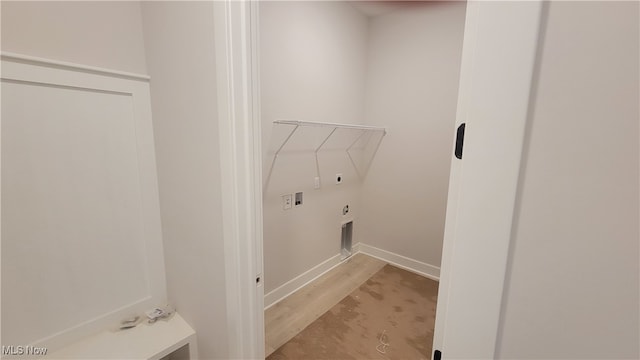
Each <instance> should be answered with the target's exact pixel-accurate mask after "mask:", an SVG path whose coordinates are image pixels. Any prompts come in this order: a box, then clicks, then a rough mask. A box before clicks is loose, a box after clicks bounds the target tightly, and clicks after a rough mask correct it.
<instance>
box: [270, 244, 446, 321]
mask: <svg viewBox="0 0 640 360" xmlns="http://www.w3.org/2000/svg"><path fill="white" fill-rule="evenodd" d="M351 250H352V255H351V256H353V255H355V254H359V253H360V254H364V255H368V256H371V257H374V258H376V259H380V260H382V261H384V262H387V263H389V264H391V265H393V266H396V267H399V268H401V269H405V270H407V271H411V272H413V273H416V274H418V275H420V276H424V277H426V278H429V279H431V280H435V281H439V280H440V268H439V267H437V266H433V265H430V264H427V263H423V262H421V261H418V260H414V259H411V258H408V257H406V256H402V255H399V254H396V253H392V252H390V251H386V250H382V249H378V248H376V247H373V246H371V245H367V244H363V243H357V244H354V245H353V247H352V248H351ZM341 256H342V255H341V254H336V255H334V256H332V257H330V258H328V259H327V260H325V261H323V262H321V263H320V264H318V265H316V266H314V267H313V268H311V269H309V270H307V271H305V272H304V273H302V274H300V275H298V276H296V277H295V278H293V279H291V280H289V281H287V282H286V283H285V284H283V285H281V286H279V287H278V288H276V289H274V290H272V291H270V292H269V293H268V294H267V295H265V297H264V303H265V306H266V307H265V310H266V309H268V308H270V307H272V306H273V305H275V304H277V303H279V302H280V301H282V300H284V299H285V298H287V297H288V296H289V295H291V294H293V293H295V292H296V291H298V290H300V289H301V288H303V287H305V286H307V285H308V284H309V283H311V282H313V281H315V280H316V279H318V278H319V277H321V276H323V275H324V274H326V273H328V272H329V271H331V270H333V269H334V268H335V267H337V266H338V265H340V264H342V263H343V262H344V260H346V259H342V260H341Z"/></svg>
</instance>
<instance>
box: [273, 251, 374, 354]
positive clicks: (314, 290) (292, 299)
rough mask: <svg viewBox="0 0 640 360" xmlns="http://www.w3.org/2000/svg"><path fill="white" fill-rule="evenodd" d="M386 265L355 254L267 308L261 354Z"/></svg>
mask: <svg viewBox="0 0 640 360" xmlns="http://www.w3.org/2000/svg"><path fill="white" fill-rule="evenodd" d="M385 265H386V262H384V261H382V260H378V259H376V258H373V257H370V256H367V255H364V254H356V255H353V256H352V257H350V258H349V259H347V260H345V261H344V262H343V263H342V264H340V265H338V266H336V267H335V268H333V269H331V270H330V271H329V272H327V273H326V274H324V275H322V276H321V277H319V278H318V279H316V280H314V281H313V282H311V283H309V284H308V285H306V286H305V287H303V288H301V289H300V290H298V291H296V292H295V293H293V294H291V295H289V296H288V297H287V298H285V299H283V300H282V301H280V302H278V303H277V304H275V305H273V306H271V307H270V308H269V309H267V310H266V311H265V313H264V317H265V353H266V356H269V355H271V353H272V352H274V351H275V350H276V349H278V348H279V347H280V346H282V345H284V344H285V343H286V342H287V341H289V340H291V339H292V338H293V337H294V336H296V335H297V334H298V333H299V332H300V331H302V330H303V329H304V328H305V327H307V326H308V325H309V324H311V323H312V322H314V321H315V320H316V319H318V318H319V317H320V316H321V315H322V314H324V313H325V312H327V311H328V310H329V309H331V308H332V307H333V306H334V305H336V304H337V303H339V302H340V300H342V299H343V298H344V297H345V296H347V295H349V294H350V293H351V292H352V291H353V290H355V289H357V288H358V287H359V286H360V285H361V284H362V283H364V282H365V281H367V279H369V278H370V277H371V276H372V275H373V274H375V273H376V272H378V270H380V269H382V268H383V267H384V266H385Z"/></svg>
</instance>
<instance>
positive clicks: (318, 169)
mask: <svg viewBox="0 0 640 360" xmlns="http://www.w3.org/2000/svg"><path fill="white" fill-rule="evenodd" d="M336 130H338V127H334V128H333V130H331V132H330V133H329V135H327V137H326V138H324V140H323V141H322V143H320V145H319V146H318V147H317V148H316V150H315V151H314V155H315V157H316V176H317V177H318V178H320V162H318V151H320V149H321V148H322V147H323V146H324V144H325V143H326V142H327V141H328V140H329V138H330V137H331V135H333V133H334V132H336Z"/></svg>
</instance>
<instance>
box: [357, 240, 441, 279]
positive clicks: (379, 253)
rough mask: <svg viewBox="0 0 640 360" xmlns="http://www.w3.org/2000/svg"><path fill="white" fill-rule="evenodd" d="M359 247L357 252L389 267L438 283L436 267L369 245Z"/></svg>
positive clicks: (438, 270) (438, 274) (438, 277)
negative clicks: (380, 261)
mask: <svg viewBox="0 0 640 360" xmlns="http://www.w3.org/2000/svg"><path fill="white" fill-rule="evenodd" d="M359 245H360V247H359V248H360V250H359V252H360V253H362V254H365V255H369V256H371V257H374V258H376V259H380V260H382V261H386V262H388V263H389V264H391V265H394V266H396V267H399V268H401V269H405V270H408V271H411V272H413V273H416V274H418V275H422V276H424V277H426V278H429V279H431V280H435V281H440V268H439V267H437V266H434V265H431V264H427V263H424V262H422V261H418V260H414V259H411V258H408V257H406V256H402V255H399V254H396V253H392V252H391V251H387V250H382V249H378V248H377V247H373V246H371V245H367V244H363V243H359Z"/></svg>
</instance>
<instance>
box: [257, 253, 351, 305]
mask: <svg viewBox="0 0 640 360" xmlns="http://www.w3.org/2000/svg"><path fill="white" fill-rule="evenodd" d="M352 249H353V248H352ZM341 257H342V255H341V254H339V253H338V254H335V255H333V256H332V257H330V258H328V259H327V260H325V261H323V262H321V263H320V264H318V265H316V266H314V267H312V268H311V269H309V270H307V271H305V272H304V273H302V274H300V275H298V276H296V277H295V278H293V279H291V280H289V281H287V282H286V283H284V284H283V285H280V286H279V287H277V288H276V289H274V290H272V291H270V292H269V293H268V294H266V295H265V296H264V304H265V310H266V309H268V308H270V307H272V306H273V305H275V304H277V303H278V302H280V301H281V300H283V299H285V298H286V297H288V296H289V295H291V294H293V293H294V292H296V291H298V290H300V289H301V288H303V287H305V286H307V285H308V284H309V283H310V282H312V281H314V280H316V279H317V278H319V277H320V276H322V275H324V274H326V273H327V272H329V271H331V270H332V269H333V268H335V267H336V266H338V265H340V264H342V260H340V258H341ZM345 260H346V259H345Z"/></svg>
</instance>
